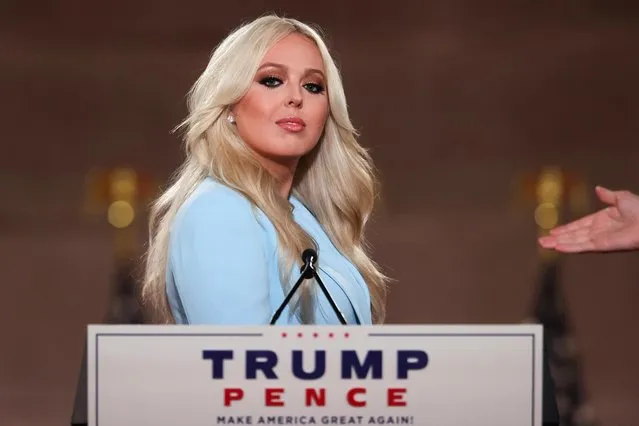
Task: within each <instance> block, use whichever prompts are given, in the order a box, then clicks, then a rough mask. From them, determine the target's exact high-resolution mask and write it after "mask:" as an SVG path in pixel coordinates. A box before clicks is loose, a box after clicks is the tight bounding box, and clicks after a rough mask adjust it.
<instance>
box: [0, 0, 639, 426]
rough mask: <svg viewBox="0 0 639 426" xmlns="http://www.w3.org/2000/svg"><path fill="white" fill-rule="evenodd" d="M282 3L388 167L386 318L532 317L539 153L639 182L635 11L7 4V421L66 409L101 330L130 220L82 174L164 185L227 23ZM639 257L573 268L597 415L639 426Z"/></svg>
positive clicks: (1, 232) (615, 183)
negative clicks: (315, 35) (120, 228)
mask: <svg viewBox="0 0 639 426" xmlns="http://www.w3.org/2000/svg"><path fill="white" fill-rule="evenodd" d="M267 11H276V12H280V13H284V14H285V15H287V16H291V17H296V18H300V19H302V20H306V21H310V22H314V23H317V24H319V25H320V26H322V27H323V28H324V30H325V31H326V33H327V35H328V37H329V42H330V44H331V46H332V47H333V49H334V50H335V54H336V58H337V60H338V61H339V64H340V65H341V68H342V72H343V76H344V81H345V87H346V92H347V96H348V100H349V103H350V110H351V113H352V117H353V119H354V121H355V123H356V125H357V127H358V128H359V129H360V130H361V132H362V143H363V144H364V145H366V146H367V147H369V148H370V149H371V151H372V154H373V156H374V158H375V159H376V162H377V165H378V167H379V169H380V172H381V177H382V179H383V185H384V195H383V199H382V203H381V205H380V209H379V212H378V215H377V217H376V219H375V222H374V223H373V225H372V227H371V239H372V240H373V243H374V246H375V253H376V258H377V260H378V261H379V262H380V263H381V264H382V265H383V266H384V267H385V269H386V271H387V272H388V273H389V274H390V275H391V276H392V277H394V278H396V279H397V283H396V284H395V285H394V286H393V288H392V294H391V297H390V301H389V322H391V323H434V324H437V323H513V322H520V321H523V320H524V319H526V318H528V317H529V316H530V315H531V313H532V311H533V308H534V304H535V294H536V292H537V291H538V290H537V289H538V287H539V285H540V283H539V281H540V278H539V271H540V258H539V254H538V250H537V247H536V241H535V239H536V232H537V229H536V224H535V221H534V217H533V212H534V209H535V200H534V198H532V197H528V198H526V197H525V196H524V190H523V189H522V188H523V187H522V186H521V185H520V184H518V182H520V181H521V179H525V178H531V179H534V178H535V176H536V175H535V173H536V172H537V171H538V170H539V168H540V167H544V166H548V165H556V166H559V167H562V168H564V169H565V170H567V171H569V172H570V173H572V175H573V176H574V179H577V181H579V182H581V183H582V184H584V185H587V189H588V194H589V195H592V194H593V192H592V187H593V185H594V184H603V185H607V186H610V187H612V188H625V189H629V190H633V191H637V190H639V101H638V97H639V83H638V82H637V75H638V73H639V6H638V5H637V3H631V2H621V1H594V0H583V1H568V0H564V1H521V2H511V1H501V2H496V1H490V2H489V1H483V2H475V1H471V0H431V1H424V2H416V1H415V2H401V3H397V2H395V3H392V4H391V3H388V2H373V1H344V2H341V1H328V0H326V1H323V2H308V3H305V2H295V1H288V0H279V1H277V0H274V1H271V2H265V1H258V0H248V1H246V0H245V1H242V2H239V1H236V2H214V1H203V0H185V1H181V2H169V1H148V0H130V1H128V2H110V3H107V2H100V3H94V2H85V1H79V0H62V1H58V2H39V3H37V2H36V3H34V2H8V3H7V2H4V3H3V4H2V5H0V94H1V97H2V102H1V103H0V123H1V124H2V137H1V139H0V140H1V141H2V153H1V155H0V200H1V201H0V348H1V350H0V424H3V425H59V424H67V423H68V421H69V417H70V410H71V405H72V400H73V392H74V390H75V383H76V379H77V377H76V374H77V368H78V364H79V361H80V356H81V348H82V344H83V339H84V334H85V326H86V324H87V323H96V322H101V321H103V320H104V317H105V314H106V312H107V311H108V310H109V303H110V297H111V293H112V289H113V286H114V274H115V273H116V271H115V260H116V259H115V251H114V229H113V228H112V227H111V226H109V224H108V223H107V220H106V210H104V211H99V212H95V213H96V214H89V213H88V212H87V211H86V209H85V208H84V207H85V204H86V200H87V197H88V196H90V194H91V193H92V192H91V191H90V190H89V189H87V188H86V187H85V178H86V176H87V173H88V171H89V170H91V169H93V168H95V167H102V168H113V167H119V166H126V167H132V168H135V169H136V170H137V171H139V172H140V173H142V174H143V175H145V176H149V177H150V179H154V180H155V181H156V182H157V183H159V184H164V183H165V182H166V180H167V179H168V177H169V175H170V173H171V172H172V171H173V170H174V168H175V167H176V166H177V165H178V164H179V163H180V161H181V159H182V152H181V146H180V142H179V140H178V138H177V135H174V134H172V133H171V129H172V128H173V127H174V126H175V125H177V124H178V123H179V121H180V120H181V119H182V118H183V117H184V115H185V113H186V110H185V105H184V100H185V94H186V92H187V90H188V89H189V87H190V85H191V84H192V83H193V81H194V80H195V79H196V78H197V76H198V75H199V73H200V72H201V71H202V70H203V67H204V66H205V65H206V62H207V60H208V55H209V54H210V52H211V51H212V49H213V48H214V47H215V45H216V44H217V43H218V42H219V41H220V40H221V38H222V37H224V36H225V35H226V34H227V32H228V31H230V30H231V29H232V28H234V27H236V26H237V25H238V24H240V23H241V22H242V21H244V20H248V19H252V18H254V17H256V16H257V15H259V14H262V13H264V12H267ZM599 207H600V205H599V204H597V202H596V200H591V204H590V206H589V210H588V211H592V210H594V209H597V208H599ZM104 209H106V207H104ZM97 213H100V214H97ZM138 215H139V216H138V218H137V219H136V222H135V224H134V227H133V228H132V229H135V230H136V232H137V233H138V235H137V238H138V240H137V244H138V245H139V247H140V249H141V248H142V244H143V243H144V238H145V234H144V231H145V226H146V224H145V222H144V220H145V218H144V211H143V210H141V211H138ZM638 256H639V254H638V253H627V254H614V255H583V256H572V257H563V258H562V260H561V262H562V269H561V272H560V274H559V280H560V281H559V282H560V285H561V288H562V291H563V293H564V296H565V298H566V303H567V309H568V311H567V313H568V315H569V320H570V322H571V325H572V326H573V331H574V338H575V339H576V342H577V344H578V349H579V352H578V357H579V359H580V362H581V366H582V375H581V376H580V380H582V381H583V385H584V386H585V389H586V391H587V394H588V396H589V397H590V402H591V403H590V405H589V406H590V408H591V409H592V410H593V413H594V415H595V416H596V418H597V419H598V421H599V422H600V424H601V425H609V426H623V425H633V424H635V425H636V424H639V409H638V408H637V404H636V402H637V401H638V400H639V367H638V366H637V364H636V362H635V361H636V359H638V358H639V342H638V339H637V337H638V331H637V329H638V328H639V319H638V316H637V314H635V313H634V312H633V311H632V309H633V308H634V307H635V306H636V304H637V301H638V300H639V257H638ZM584 424H585V423H584Z"/></svg>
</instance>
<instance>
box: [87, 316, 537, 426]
mask: <svg viewBox="0 0 639 426" xmlns="http://www.w3.org/2000/svg"><path fill="white" fill-rule="evenodd" d="M88 338H89V340H88V342H89V345H88V361H87V367H88V395H87V396H88V412H89V425H91V426H127V425H136V426H138V425H148V426H178V425H179V426H187V425H188V426H217V425H237V424H242V425H246V424H249V425H389V424H391V425H403V424H410V425H418V426H541V424H542V422H541V401H542V398H541V396H542V368H541V367H542V327H541V326H539V325H530V324H522V325H504V326H500V325H496V326H483V325H454V326H428V325H410V326H402V325H388V326H336V327H332V326H331V327H329V326H317V327H315V326H297V327H294V326H290V327H287V326H250V327H235V326H233V327H230V326H223V327H218V326H177V325H175V326H174V325H170V326H154V325H142V326H138V325H115V326H114V325H91V326H89V328H88Z"/></svg>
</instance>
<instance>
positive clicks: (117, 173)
mask: <svg viewBox="0 0 639 426" xmlns="http://www.w3.org/2000/svg"><path fill="white" fill-rule="evenodd" d="M109 181H110V186H109V190H110V192H111V197H112V198H113V199H116V200H117V199H127V200H130V199H132V198H133V197H135V195H136V193H137V174H136V173H135V170H133V169H115V170H114V171H113V172H111V175H110V176H109Z"/></svg>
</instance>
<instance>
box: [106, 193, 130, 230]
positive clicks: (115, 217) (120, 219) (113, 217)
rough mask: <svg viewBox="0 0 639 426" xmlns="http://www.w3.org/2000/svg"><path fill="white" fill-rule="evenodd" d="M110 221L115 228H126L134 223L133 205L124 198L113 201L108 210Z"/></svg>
mask: <svg viewBox="0 0 639 426" xmlns="http://www.w3.org/2000/svg"><path fill="white" fill-rule="evenodd" d="M107 218H108V221H109V223H110V224H111V225H112V226H113V227H115V228H119V229H122V228H126V227H127V226H129V225H131V223H133V219H134V218H135V210H134V209H133V206H132V205H131V204H130V203H129V202H128V201H124V200H118V201H114V202H112V203H111V205H110V206H109V209H108V211H107Z"/></svg>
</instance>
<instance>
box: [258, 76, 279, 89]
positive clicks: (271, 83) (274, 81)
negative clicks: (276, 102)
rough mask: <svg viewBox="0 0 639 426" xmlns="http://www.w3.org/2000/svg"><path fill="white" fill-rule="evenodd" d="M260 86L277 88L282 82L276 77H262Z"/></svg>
mask: <svg viewBox="0 0 639 426" xmlns="http://www.w3.org/2000/svg"><path fill="white" fill-rule="evenodd" d="M260 84H262V85H264V86H266V87H277V86H279V85H280V84H282V80H280V79H279V78H277V77H264V78H263V79H261V80H260Z"/></svg>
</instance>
